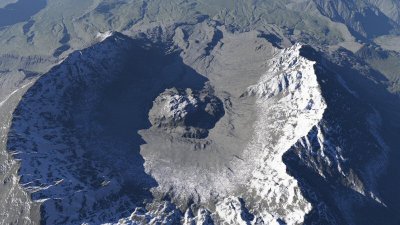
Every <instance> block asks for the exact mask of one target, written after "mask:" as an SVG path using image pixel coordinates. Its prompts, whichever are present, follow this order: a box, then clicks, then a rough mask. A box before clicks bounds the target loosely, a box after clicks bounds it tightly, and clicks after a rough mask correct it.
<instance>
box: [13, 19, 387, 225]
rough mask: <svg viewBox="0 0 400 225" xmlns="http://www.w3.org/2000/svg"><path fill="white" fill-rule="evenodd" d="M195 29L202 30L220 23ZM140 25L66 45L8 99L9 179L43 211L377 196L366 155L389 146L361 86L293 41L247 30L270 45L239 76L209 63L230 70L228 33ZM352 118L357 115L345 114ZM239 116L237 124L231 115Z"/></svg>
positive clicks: (195, 214) (140, 218)
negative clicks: (273, 41)
mask: <svg viewBox="0 0 400 225" xmlns="http://www.w3.org/2000/svg"><path fill="white" fill-rule="evenodd" d="M199 27H200V28H199V30H198V32H203V30H202V29H205V30H206V33H207V34H210V35H209V36H210V38H211V39H215V34H216V33H218V32H222V31H220V30H218V29H209V28H207V26H206V25H204V26H203V25H202V26H199ZM223 32H226V31H223ZM211 34H214V35H211ZM223 34H224V33H223ZM146 35H148V34H141V35H139V36H138V37H140V38H138V39H136V40H134V39H131V38H128V37H126V36H124V35H121V34H119V33H113V34H111V33H110V36H108V37H104V38H105V39H104V40H102V41H101V42H100V43H98V44H96V45H94V46H92V47H90V48H88V49H85V50H82V51H78V52H75V53H73V54H71V55H70V56H69V57H68V58H67V59H66V60H65V61H63V62H62V63H61V64H60V65H58V66H56V67H54V68H53V69H52V70H51V71H50V72H49V73H48V74H46V75H44V76H43V77H41V78H40V79H39V80H38V81H37V82H36V83H35V84H33V86H32V87H31V88H30V89H29V90H28V91H27V93H26V94H25V95H24V97H23V99H22V101H21V103H20V104H19V106H18V107H17V109H16V110H15V112H14V115H13V116H14V118H13V121H12V126H11V129H10V133H9V137H8V143H7V145H8V150H9V152H10V153H11V154H12V155H13V157H14V158H15V159H17V160H18V161H20V162H21V167H20V170H19V175H20V180H19V182H20V184H21V186H22V187H23V188H24V190H26V191H27V192H28V193H30V194H31V197H32V199H33V200H34V201H35V202H36V203H38V204H41V206H42V207H41V213H42V220H43V221H45V222H47V223H49V224H82V223H87V224H103V223H111V224H113V223H114V224H204V225H205V224H282V223H284V224H288V225H291V224H302V223H303V222H304V221H306V223H308V222H309V220H310V218H314V220H312V221H323V222H324V223H327V224H335V223H336V222H337V221H341V220H343V221H346V222H348V221H350V222H352V220H351V215H352V214H351V213H348V212H347V211H349V212H352V210H351V204H353V203H354V201H350V200H349V202H350V203H347V202H346V201H345V199H344V197H343V196H347V195H343V194H338V193H339V191H337V192H334V191H332V192H331V193H329V194H326V193H324V194H323V195H322V197H321V193H320V192H329V191H327V190H328V189H327V188H326V187H330V186H334V187H335V188H337V190H340V191H342V190H343V192H346V193H353V192H354V194H349V195H350V196H352V197H354V195H357V196H358V195H360V196H363V197H359V198H353V199H356V200H357V199H358V200H360V201H363V202H367V201H368V199H369V200H371V201H373V204H377V205H379V206H380V207H383V206H385V203H383V202H382V201H381V200H380V198H379V193H378V192H377V191H376V182H375V180H376V177H375V176H374V174H376V173H377V172H378V171H380V170H381V169H382V168H381V167H384V163H385V161H384V157H376V158H375V160H370V159H371V158H372V156H375V155H373V154H376V150H377V149H383V150H385V151H388V148H389V147H388V146H387V145H386V143H385V141H384V140H383V138H382V137H381V134H380V131H379V129H380V127H379V126H380V124H379V121H380V119H379V118H380V114H379V113H378V112H375V111H374V110H371V107H370V106H368V104H366V103H360V102H358V101H357V96H358V93H356V92H354V91H353V90H350V88H351V86H348V85H347V84H346V83H345V81H344V80H341V79H339V77H338V79H336V78H335V76H333V75H332V73H331V72H330V71H328V70H327V68H333V67H332V65H329V64H327V63H325V64H324V62H323V61H322V60H319V58H318V57H314V58H313V57H312V56H311V57H310V56H307V54H305V53H304V52H305V51H306V49H307V48H306V47H304V46H302V45H300V44H295V45H293V46H292V47H289V48H286V49H274V48H272V47H271V48H270V47H266V46H265V43H264V44H262V43H263V42H262V41H260V39H258V37H254V36H252V35H253V34H251V33H249V34H245V35H248V36H246V38H248V40H249V41H252V42H253V44H254V46H258V47H257V49H258V50H257V51H265V52H264V53H263V54H265V55H267V53H268V54H269V55H270V57H265V59H264V58H263V60H264V61H263V63H264V64H265V67H264V68H266V69H265V70H264V71H263V72H262V73H258V74H251V77H252V79H253V81H254V82H251V83H252V84H250V85H249V84H248V83H250V82H249V81H247V82H248V83H244V82H240V78H241V77H240V76H242V74H241V73H237V74H235V76H232V75H231V74H234V73H232V72H229V73H226V74H225V76H226V77H227V78H229V79H227V78H224V77H223V76H222V75H220V74H219V75H220V76H221V77H222V78H219V77H218V76H217V75H214V74H213V73H215V72H216V71H218V70H223V69H229V68H226V67H225V65H224V64H223V63H222V61H219V60H220V59H219V58H218V57H219V56H218V54H221V55H222V56H224V54H227V58H228V57H230V56H232V55H233V53H232V52H233V51H234V49H236V44H237V43H241V42H239V41H237V40H235V39H234V34H229V35H231V36H230V37H229V36H228V35H227V36H228V37H227V38H226V39H224V36H223V35H222V36H220V40H218V41H214V42H213V44H214V45H213V48H210V45H209V43H208V42H207V40H206V38H205V39H204V41H203V42H204V43H203V42H196V41H193V42H191V41H190V37H189V38H188V40H189V41H187V43H185V38H183V39H182V40H180V42H179V43H175V45H174V44H171V43H173V42H171V43H169V42H168V43H169V44H165V43H161V42H159V41H154V40H159V39H157V35H159V34H158V33H153V34H152V35H153V37H155V38H154V39H151V40H149V39H147V38H146ZM186 38H187V37H186ZM240 38H243V37H242V36H240ZM238 40H242V39H238ZM175 41H177V39H176V40H175ZM222 42H225V45H223V44H221V43H222ZM176 46H184V48H183V49H179V48H178V47H176ZM193 46H194V47H193ZM223 48H229V49H228V50H225V49H223ZM271 49H273V50H271ZM178 50H179V51H182V52H179V51H178ZM206 50H207V51H206ZM191 51H193V52H195V53H196V54H202V53H203V52H204V53H206V55H200V56H199V57H198V58H196V59H195V60H193V61H190V59H191V58H190V57H189V58H184V57H186V56H188V55H189V56H192V54H191V53H192V52H191ZM179 53H180V54H179ZM231 54H232V55H231ZM263 54H260V55H263ZM260 55H259V56H260ZM182 58H183V59H182ZM222 58H223V57H222ZM232 59H234V57H232ZM185 60H186V61H185ZM228 60H229V58H228ZM314 60H315V61H314ZM316 61H318V62H316ZM187 62H192V63H193V65H187V64H188V63H187ZM212 63H214V64H213V69H214V70H211V69H210V68H208V66H210V65H211V64H212ZM243 66H245V65H244V64H243ZM193 68H197V69H193ZM199 68H200V69H199ZM201 68H205V69H204V70H203V71H205V72H207V76H208V77H207V78H210V80H208V79H207V78H206V77H204V76H202V75H201V74H199V71H202V70H201ZM207 70H209V71H207ZM213 76H215V77H213ZM228 76H230V77H228ZM256 76H257V78H256V79H254V77H256ZM218 79H221V81H218ZM235 79H237V80H236V81H235ZM232 80H234V81H233V82H232ZM246 80H247V79H246ZM225 82H232V83H229V85H226V86H223V84H224V83H225ZM216 84H220V85H221V86H217V85H216ZM232 85H237V86H236V87H237V88H232V87H231V86H232ZM349 90H350V91H349ZM338 109H339V110H340V113H341V114H340V115H337V113H338ZM355 116H356V117H358V118H362V119H361V120H360V122H357V123H353V121H351V119H350V120H349V118H354V117H355ZM250 117H251V118H250ZM233 118H234V119H233ZM249 118H250V119H249ZM240 119H243V120H245V122H243V123H246V124H245V125H241V124H240V122H239V123H238V122H237V121H235V122H232V120H240ZM235 126H239V127H241V128H242V129H241V130H240V131H237V130H235V128H236V127H235ZM365 131H367V132H365ZM367 139H368V140H370V141H368V142H365V143H363V142H362V140H367ZM359 146H361V147H362V148H363V149H368V150H369V151H370V152H368V154H365V155H366V156H365V158H362V157H358V155H356V154H354V151H356V150H357V149H358V147H359ZM371 146H372V147H371ZM383 156H384V155H383ZM362 161H365V163H363V164H362V163H361V162H362ZM317 181H318V182H319V181H320V183H318V182H317ZM321 184H323V185H321ZM319 185H320V186H319ZM347 189H349V190H351V191H344V190H347ZM326 196H329V197H326ZM365 199H367V200H365ZM337 206H340V209H337ZM315 218H317V219H315ZM323 218H324V219H323ZM326 218H327V219H326ZM332 218H334V219H332ZM349 218H350V219H349Z"/></svg>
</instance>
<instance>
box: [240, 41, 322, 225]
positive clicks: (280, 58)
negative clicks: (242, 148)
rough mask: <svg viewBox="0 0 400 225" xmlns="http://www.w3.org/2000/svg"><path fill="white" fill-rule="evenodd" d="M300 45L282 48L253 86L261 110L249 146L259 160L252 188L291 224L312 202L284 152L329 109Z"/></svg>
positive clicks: (261, 203)
mask: <svg viewBox="0 0 400 225" xmlns="http://www.w3.org/2000/svg"><path fill="white" fill-rule="evenodd" d="M300 48H301V45H299V44H296V45H294V46H293V47H291V48H288V49H285V50H283V51H281V52H279V53H278V54H277V55H276V57H274V58H273V59H272V60H271V61H270V62H269V63H270V69H269V70H268V71H267V73H266V74H265V75H264V76H262V77H261V79H260V82H259V83H258V84H256V85H254V86H251V87H250V88H249V94H251V95H255V96H257V97H258V100H257V105H258V108H259V109H258V111H259V118H258V120H257V121H256V126H255V128H254V129H255V131H256V132H255V135H254V137H253V140H252V142H251V143H250V144H249V145H248V148H247V150H246V151H247V152H248V154H249V155H250V157H254V155H257V157H254V159H259V160H257V161H256V164H257V169H256V170H254V171H253V172H252V176H253V178H252V179H251V180H250V187H249V188H250V190H251V191H254V192H255V193H256V195H257V196H258V197H259V198H260V199H261V200H259V202H258V205H259V207H260V208H263V209H265V210H266V211H267V212H268V214H272V215H273V216H276V217H278V218H281V219H282V220H284V221H285V222H286V223H287V224H299V223H301V222H302V221H303V220H304V216H305V215H306V214H307V213H308V212H309V211H310V210H311V204H310V203H308V202H307V200H306V199H305V198H304V197H303V196H302V194H301V191H300V188H299V186H298V183H297V181H296V180H295V179H294V178H293V177H291V176H289V175H288V174H287V173H286V166H285V164H284V163H283V162H282V156H283V154H284V153H285V152H286V151H287V150H288V149H289V148H290V147H291V146H292V145H294V144H295V143H296V142H297V141H298V140H299V139H300V138H302V137H303V136H306V135H307V134H308V133H309V131H310V130H311V129H312V127H314V126H315V125H317V124H318V122H319V121H320V120H321V119H322V116H323V113H324V111H325V108H326V104H325V101H324V99H323V97H322V96H321V91H320V88H319V84H318V82H317V77H316V74H315V71H314V67H313V66H314V62H312V61H309V60H307V59H306V58H304V57H302V56H300ZM266 220H267V219H266Z"/></svg>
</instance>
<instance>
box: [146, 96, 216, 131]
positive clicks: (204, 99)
mask: <svg viewBox="0 0 400 225" xmlns="http://www.w3.org/2000/svg"><path fill="white" fill-rule="evenodd" d="M223 115H224V109H223V104H222V102H221V100H219V99H218V98H216V97H215V96H212V94H211V93H210V90H202V91H200V93H199V92H198V91H193V90H191V89H186V90H184V91H183V90H180V91H179V90H177V89H176V88H173V89H167V90H165V91H164V92H163V93H162V94H161V95H160V96H158V97H157V98H156V99H155V101H154V104H153V108H152V109H151V110H150V112H149V120H150V123H151V124H152V125H153V126H155V127H158V128H164V129H166V130H167V132H177V133H180V134H181V135H182V137H187V138H205V137H207V135H208V130H209V129H212V128H213V127H214V126H215V123H216V122H217V121H218V120H219V119H220V118H221V117H222V116H223Z"/></svg>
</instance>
